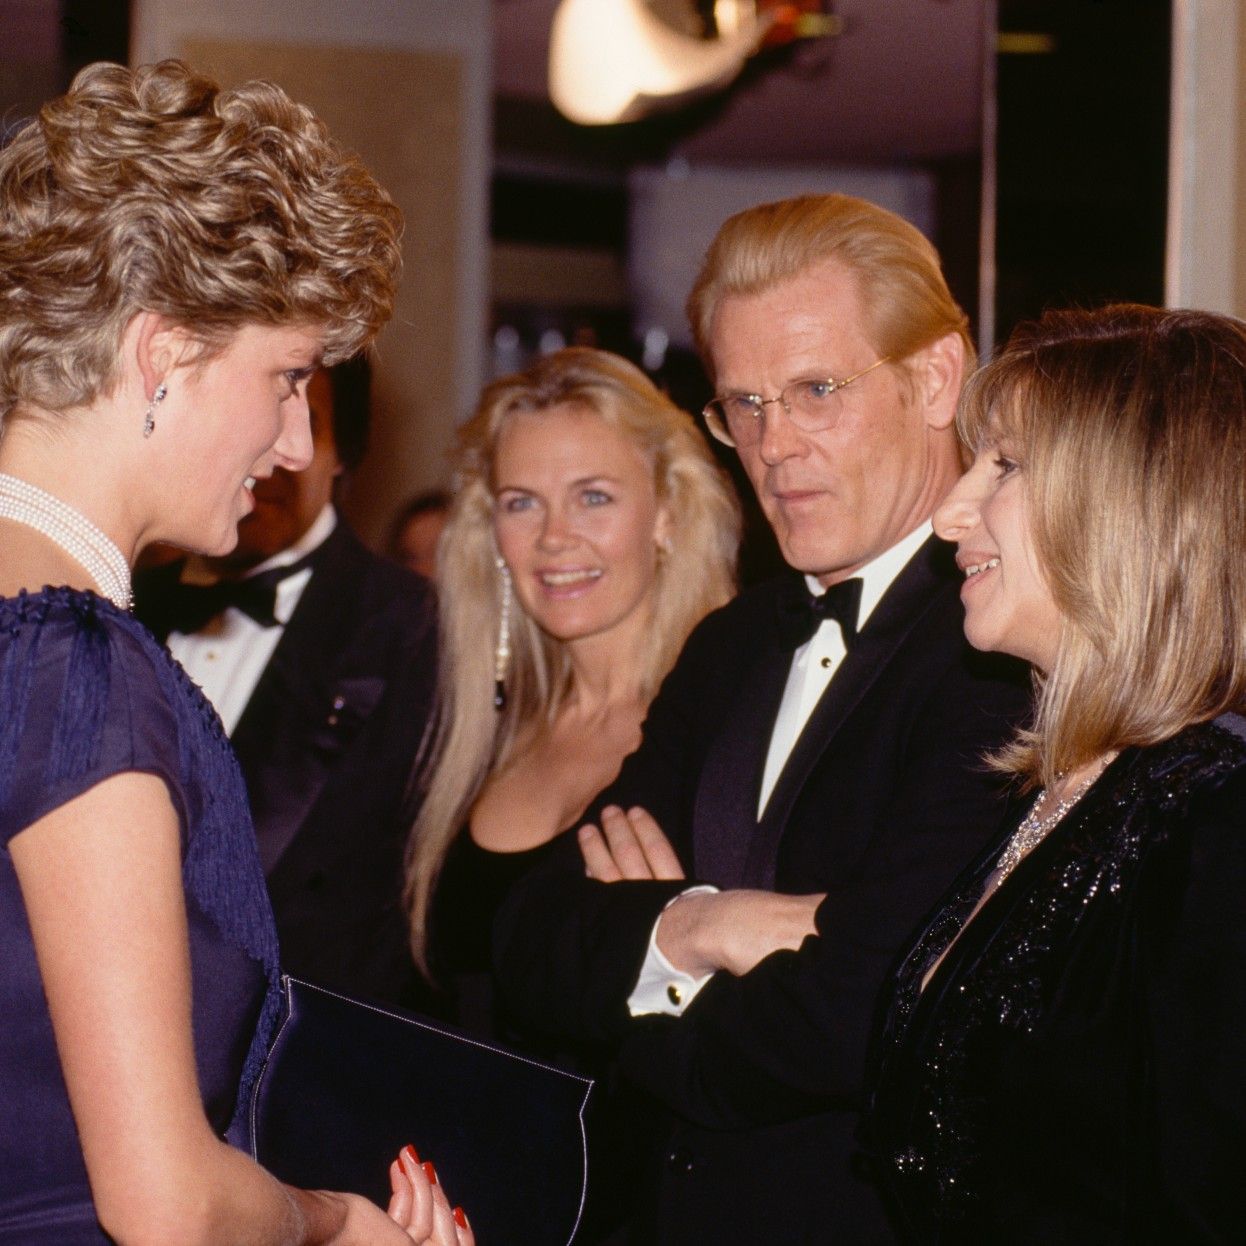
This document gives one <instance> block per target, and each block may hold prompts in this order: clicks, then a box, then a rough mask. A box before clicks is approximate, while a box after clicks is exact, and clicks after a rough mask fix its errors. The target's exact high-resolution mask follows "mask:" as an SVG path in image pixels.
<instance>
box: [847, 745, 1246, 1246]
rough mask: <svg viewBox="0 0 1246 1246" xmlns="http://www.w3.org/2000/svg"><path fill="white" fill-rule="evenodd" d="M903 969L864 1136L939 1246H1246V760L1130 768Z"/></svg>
mask: <svg viewBox="0 0 1246 1246" xmlns="http://www.w3.org/2000/svg"><path fill="white" fill-rule="evenodd" d="M1006 838H1007V837H1006V836H1005V837H1004V839H1002V840H1001V841H1000V842H999V843H997V844H996V845H994V846H993V847H992V848H991V849H989V850H988V851H987V852H986V853H984V854H983V856H982V858H981V859H980V860H979V861H978V862H977V864H976V865H974V866H972V867H970V869H969V870H968V871H966V873H965V874H964V875H963V876H962V878H961V879H960V881H959V882H958V884H957V885H956V887H954V888H953V890H952V891H951V892H950V893H949V896H948V898H947V899H946V900H945V902H944V903H943V904H942V905H941V906H940V907H939V908H938V909H937V910H936V912H935V916H934V917H933V919H932V920H931V921H930V922H929V923H928V924H927V925H926V927H925V928H924V930H923V931H922V933H921V935H920V937H919V938H918V940H917V942H916V944H915V946H914V948H913V950H912V951H911V952H910V953H909V954H908V955H907V956H906V957H905V958H904V960H903V961H902V962H901V965H900V967H899V969H898V971H897V975H896V977H895V979H894V981H893V990H892V993H891V996H890V999H889V1002H888V1003H887V1004H886V1005H885V1007H884V1009H883V1015H882V1018H881V1025H880V1029H879V1031H878V1033H877V1036H876V1039H875V1050H874V1056H873V1067H874V1074H873V1080H874V1092H873V1097H872V1107H871V1110H870V1112H869V1114H868V1116H867V1119H866V1124H865V1137H866V1142H867V1148H868V1150H869V1152H870V1154H871V1156H872V1160H871V1167H872V1168H873V1170H874V1172H875V1174H876V1176H877V1178H878V1180H879V1181H880V1182H881V1184H882V1185H883V1186H884V1187H885V1189H886V1191H887V1193H888V1196H889V1202H890V1204H891V1208H892V1210H893V1213H894V1215H895V1217H896V1220H897V1228H898V1229H899V1230H900V1232H901V1236H902V1237H903V1238H904V1239H905V1240H908V1241H912V1242H922V1243H957V1244H958V1246H967V1244H969V1243H977V1242H984V1243H985V1242H991V1243H1018V1244H1019V1243H1042V1244H1043V1246H1054V1244H1057V1243H1082V1242H1086V1243H1089V1242H1096V1243H1098V1242H1122V1243H1135V1242H1164V1243H1185V1242H1235V1243H1240V1242H1246V740H1243V739H1242V738H1240V737H1239V736H1238V735H1236V734H1234V733H1233V732H1231V731H1229V730H1226V729H1224V728H1223V727H1221V726H1217V725H1215V724H1206V725H1203V726H1198V727H1193V728H1190V729H1188V730H1186V731H1184V732H1182V733H1181V734H1180V735H1178V736H1176V737H1174V738H1173V739H1171V740H1168V741H1166V742H1165V743H1163V744H1159V745H1155V746H1152V747H1147V748H1141V749H1129V750H1126V751H1125V752H1123V753H1122V754H1121V755H1120V756H1119V757H1118V758H1117V759H1116V760H1115V761H1114V762H1113V763H1112V764H1111V765H1110V766H1109V767H1108V768H1107V770H1105V771H1104V773H1103V775H1102V776H1101V777H1100V779H1099V780H1098V781H1097V782H1096V783H1095V784H1094V786H1093V787H1092V788H1091V789H1090V790H1089V791H1088V792H1087V793H1086V795H1085V796H1084V797H1083V798H1082V800H1081V801H1080V802H1079V803H1078V805H1076V806H1075V807H1074V809H1073V811H1072V812H1071V813H1070V814H1069V815H1067V816H1066V817H1065V819H1064V820H1063V822H1061V823H1060V824H1059V825H1058V826H1057V827H1056V828H1055V829H1054V830H1053V831H1052V832H1051V833H1050V834H1049V835H1048V836H1047V838H1046V839H1045V840H1044V841H1043V842H1042V843H1040V844H1039V845H1038V846H1037V847H1036V848H1035V849H1034V850H1033V851H1032V852H1031V853H1030V855H1029V856H1028V857H1026V858H1025V859H1024V860H1023V861H1022V862H1021V863H1020V864H1019V865H1018V866H1017V868H1016V869H1015V871H1014V872H1013V873H1012V874H1011V875H1010V876H1009V877H1008V878H1007V879H1006V880H1005V881H1004V883H1003V884H1002V885H1001V886H1000V887H999V889H998V890H997V891H996V893H995V894H994V895H993V896H992V897H991V898H990V900H988V901H987V903H986V904H985V905H984V906H983V908H982V910H981V911H980V912H979V913H978V915H977V916H976V917H975V918H974V919H973V921H972V922H971V923H970V924H969V925H968V926H967V927H966V928H965V931H964V934H963V935H962V937H961V938H960V939H959V940H958V941H957V942H956V944H955V946H953V947H951V949H950V950H949V951H948V952H947V956H946V958H945V959H944V961H943V963H942V964H940V965H939V967H938V969H937V970H936V971H935V973H934V975H933V977H932V978H931V980H930V983H929V985H928V986H927V988H926V989H925V990H924V991H922V990H921V989H920V987H921V981H922V978H923V976H924V975H925V974H926V972H927V971H928V970H929V968H930V967H931V966H932V965H934V964H935V963H936V961H937V960H938V958H939V956H940V954H941V953H943V952H944V951H945V949H947V948H948V945H949V944H950V943H951V940H952V939H953V937H954V936H955V935H956V932H957V931H958V930H960V929H961V926H962V924H963V922H964V921H965V918H966V917H967V915H968V913H969V912H970V910H971V909H972V908H973V906H974V904H975V903H976V901H977V898H978V897H979V896H980V895H981V893H982V888H983V885H984V883H985V880H986V878H987V876H988V875H989V874H990V873H991V871H992V869H993V868H994V865H995V862H996V860H997V858H998V855H999V852H1000V850H1001V848H1002V846H1003V843H1004V842H1006Z"/></svg>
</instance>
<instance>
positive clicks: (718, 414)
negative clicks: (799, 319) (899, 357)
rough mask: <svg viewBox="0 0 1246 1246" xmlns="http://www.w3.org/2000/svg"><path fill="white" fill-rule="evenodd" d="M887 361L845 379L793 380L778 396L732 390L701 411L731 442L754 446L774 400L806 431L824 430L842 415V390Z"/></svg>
mask: <svg viewBox="0 0 1246 1246" xmlns="http://www.w3.org/2000/svg"><path fill="white" fill-rule="evenodd" d="M886 362H887V360H886V358H883V359H879V360H876V361H875V362H874V363H872V364H870V366H869V367H868V368H862V370H861V371H860V372H855V373H853V375H852V376H850V377H846V378H845V379H844V380H842V381H837V380H835V379H834V378H828V379H827V380H825V381H793V382H792V383H791V384H790V385H785V386H784V387H783V391H782V393H780V394H779V396H778V397H777V398H762V397H760V396H759V395H757V394H728V395H726V396H725V397H722V398H715V399H714V400H713V401H712V402H710V403H708V404H707V405H706V407H705V409H704V410H703V411H702V413H701V414H702V415H704V417H705V423H706V425H707V427H708V428H709V430H710V432H711V433H712V434H713V435H714V436H715V437H716V438H717V439H718V440H719V441H721V442H724V443H725V444H726V445H729V446H751V445H753V444H754V443H755V442H757V441H759V440H760V439H761V432H762V421H763V420H764V419H765V415H766V408H767V407H768V406H772V405H773V404H774V403H781V404H782V405H783V409H784V411H786V412H787V418H788V419H789V420H791V421H792V423H793V424H795V425H796V427H797V428H799V429H800V430H801V431H802V432H806V433H820V432H824V431H825V430H826V429H828V428H830V427H831V426H832V425H833V424H834V423H835V421H836V420H837V419H838V418H839V413H840V409H841V406H842V399H841V397H840V394H839V391H840V390H841V389H844V388H845V387H846V386H848V385H851V384H852V382H853V381H855V380H857V379H858V378H860V377H863V376H864V375H865V374H866V373H867V372H872V371H873V370H874V369H875V368H877V367H879V366H880V365H881V364H884V363H886Z"/></svg>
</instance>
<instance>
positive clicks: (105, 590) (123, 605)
mask: <svg viewBox="0 0 1246 1246" xmlns="http://www.w3.org/2000/svg"><path fill="white" fill-rule="evenodd" d="M0 519H11V520H12V521H13V522H14V523H20V524H25V525H26V527H28V528H34V529H35V531H37V532H42V533H43V535H44V536H45V537H47V538H48V540H49V541H51V542H53V544H55V545H57V546H59V547H60V548H61V549H62V550H64V551H65V553H67V554H68V555H69V556H70V558H72V559H73V560H74V561H75V562H76V563H79V564H80V565H81V566H82V568H83V569H84V570H85V571H86V573H87V574H88V575H89V576H90V577H91V579H93V580H94V581H95V583H96V585H97V586H98V588H99V591H100V595H101V596H102V597H106V598H108V600H109V601H111V602H112V603H113V605H114V606H116V607H118V609H121V610H128V609H129V608H130V606H131V605H132V604H133V600H134V599H133V596H132V594H131V592H130V565H129V563H127V562H126V560H125V555H124V554H122V552H121V551H120V550H119V549H118V548H117V546H116V544H115V543H114V542H113V541H111V540H110V539H109V538H108V537H107V536H105V535H104V533H103V532H101V531H100V530H99V529H98V528H97V527H96V526H95V525H94V524H93V523H92V522H91V521H90V520H89V519H88V518H87V517H86V516H85V515H83V514H82V513H81V512H80V511H76V510H74V508H73V507H72V506H70V505H69V503H68V502H62V501H61V500H60V498H58V497H54V496H53V495H52V494H51V493H47V492H46V491H45V490H43V489H40V488H39V487H38V486H37V485H32V484H28V483H27V482H26V481H24V480H19V479H18V478H17V477H16V476H8V475H6V474H4V473H3V472H0Z"/></svg>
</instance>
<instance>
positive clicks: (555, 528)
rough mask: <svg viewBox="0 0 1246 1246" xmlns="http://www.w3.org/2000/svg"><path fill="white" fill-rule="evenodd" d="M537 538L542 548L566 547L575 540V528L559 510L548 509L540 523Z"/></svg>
mask: <svg viewBox="0 0 1246 1246" xmlns="http://www.w3.org/2000/svg"><path fill="white" fill-rule="evenodd" d="M539 539H540V545H541V548H542V549H549V550H558V549H566V548H567V547H568V546H569V545H572V544H574V542H575V529H574V528H573V527H572V525H571V523H570V522H569V521H568V519H567V517H566V516H565V515H563V514H562V513H561V512H560V511H554V510H550V511H547V512H546V514H545V522H544V523H542V524H541V534H540V538H539Z"/></svg>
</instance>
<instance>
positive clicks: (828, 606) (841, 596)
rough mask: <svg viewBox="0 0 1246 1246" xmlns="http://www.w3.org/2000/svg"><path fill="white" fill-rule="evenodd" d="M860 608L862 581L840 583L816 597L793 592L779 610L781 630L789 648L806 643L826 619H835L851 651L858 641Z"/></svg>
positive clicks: (842, 581) (810, 594) (847, 647)
mask: <svg viewBox="0 0 1246 1246" xmlns="http://www.w3.org/2000/svg"><path fill="white" fill-rule="evenodd" d="M860 609H861V581H860V580H859V579H856V578H854V579H851V580H840V582H839V583H838V584H832V585H831V587H830V588H828V589H827V590H826V592H824V593H822V594H821V595H820V596H818V597H815V596H814V595H813V594H812V593H810V592H801V593H793V594H792V595H791V596H790V597H789V598H787V599H786V600H785V601H783V602H782V603H781V605H780V609H779V631H780V634H781V636H782V638H783V640H784V642H785V643H786V645H787V647H788V648H789V649H799V648H800V647H801V645H803V644H806V643H807V642H808V641H809V640H810V639H811V638H812V637H813V634H814V632H816V631H817V630H818V627H819V626H820V625H821V624H822V623H823V622H824V621H825V620H826V619H834V620H835V622H836V623H838V624H839V630H840V632H841V633H842V635H843V638H844V648H845V649H851V648H852V645H853V642H854V641H855V640H856V638H857V614H858V613H859V612H860Z"/></svg>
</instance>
